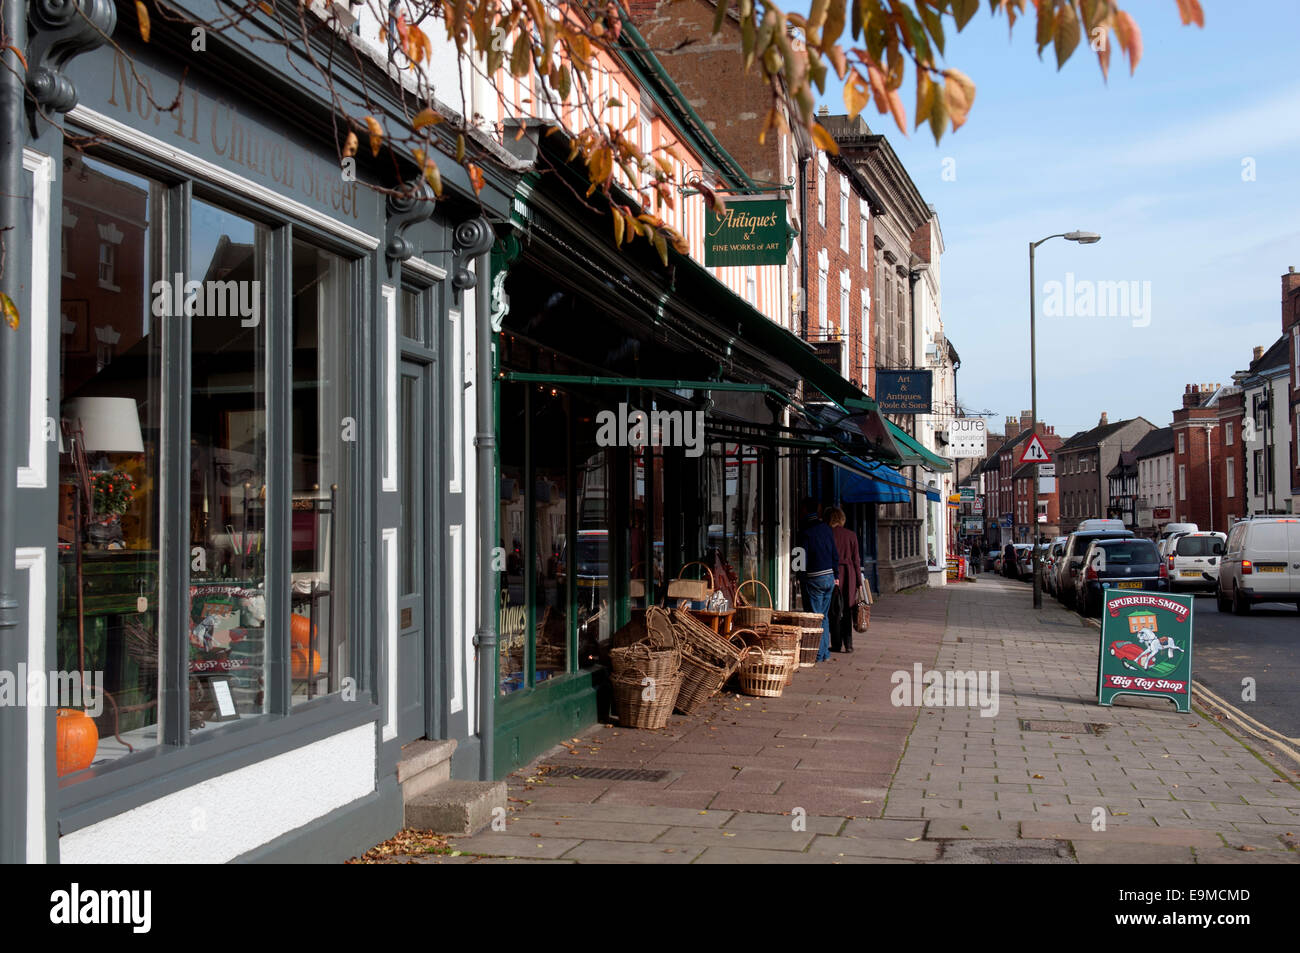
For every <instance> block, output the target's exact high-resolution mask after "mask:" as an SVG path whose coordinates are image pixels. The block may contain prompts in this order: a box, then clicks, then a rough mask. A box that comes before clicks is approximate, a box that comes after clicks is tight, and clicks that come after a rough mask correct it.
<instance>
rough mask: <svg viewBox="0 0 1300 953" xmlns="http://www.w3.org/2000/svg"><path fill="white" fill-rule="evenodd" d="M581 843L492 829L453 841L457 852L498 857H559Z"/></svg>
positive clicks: (562, 838)
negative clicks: (524, 835)
mask: <svg viewBox="0 0 1300 953" xmlns="http://www.w3.org/2000/svg"><path fill="white" fill-rule="evenodd" d="M580 843H582V842H581V841H580V840H575V839H573V838H566V837H516V836H515V835H513V834H505V833H498V832H494V831H492V830H491V829H490V828H489V829H488V830H486V831H484V832H482V833H479V834H475V835H474V836H473V837H460V838H456V839H455V840H453V841H451V844H452V846H453V847H454V848H455V849H456V850H460V851H464V852H465V853H467V854H489V855H494V856H498V857H502V856H510V857H559V856H560V855H561V854H563V853H564V852H565V851H568V850H572V849H573V848H574V847H577V846H578V845H579V844H580Z"/></svg>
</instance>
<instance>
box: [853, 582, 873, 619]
mask: <svg viewBox="0 0 1300 953" xmlns="http://www.w3.org/2000/svg"><path fill="white" fill-rule="evenodd" d="M870 592H871V590H870V589H868V588H867V577H866V576H860V577H859V578H858V604H857V605H855V606H854V607H853V631H855V632H865V631H867V629H868V628H869V627H870V626H871V603H870V602H869V601H868V599H869V598H870V595H869V594H870Z"/></svg>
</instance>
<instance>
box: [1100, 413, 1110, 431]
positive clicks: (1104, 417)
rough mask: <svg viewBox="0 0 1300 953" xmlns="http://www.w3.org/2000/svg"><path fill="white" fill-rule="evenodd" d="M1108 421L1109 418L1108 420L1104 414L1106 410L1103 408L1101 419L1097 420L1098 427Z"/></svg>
mask: <svg viewBox="0 0 1300 953" xmlns="http://www.w3.org/2000/svg"><path fill="white" fill-rule="evenodd" d="M1108 423H1110V420H1109V418H1107V416H1106V411H1104V410H1103V411H1102V412H1101V420H1099V421H1097V426H1098V427H1104V426H1106V425H1107V424H1108Z"/></svg>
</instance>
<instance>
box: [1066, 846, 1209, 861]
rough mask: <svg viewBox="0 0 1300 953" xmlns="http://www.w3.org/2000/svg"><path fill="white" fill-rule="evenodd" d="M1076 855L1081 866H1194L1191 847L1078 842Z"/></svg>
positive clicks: (1075, 848) (1194, 859) (1075, 847)
mask: <svg viewBox="0 0 1300 953" xmlns="http://www.w3.org/2000/svg"><path fill="white" fill-rule="evenodd" d="M1074 855H1075V857H1076V858H1077V859H1078V861H1079V863H1081V864H1194V863H1196V857H1195V855H1194V854H1193V852H1192V848H1190V847H1176V846H1173V845H1167V844H1134V843H1131V842H1117V843H1110V842H1106V841H1076V842H1075V843H1074Z"/></svg>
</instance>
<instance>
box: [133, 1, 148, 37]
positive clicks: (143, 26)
mask: <svg viewBox="0 0 1300 953" xmlns="http://www.w3.org/2000/svg"><path fill="white" fill-rule="evenodd" d="M135 18H136V19H137V20H138V21H139V22H140V39H142V40H144V41H145V42H146V43H148V42H149V8H148V7H146V6H145V5H144V3H143V0H135Z"/></svg>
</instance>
